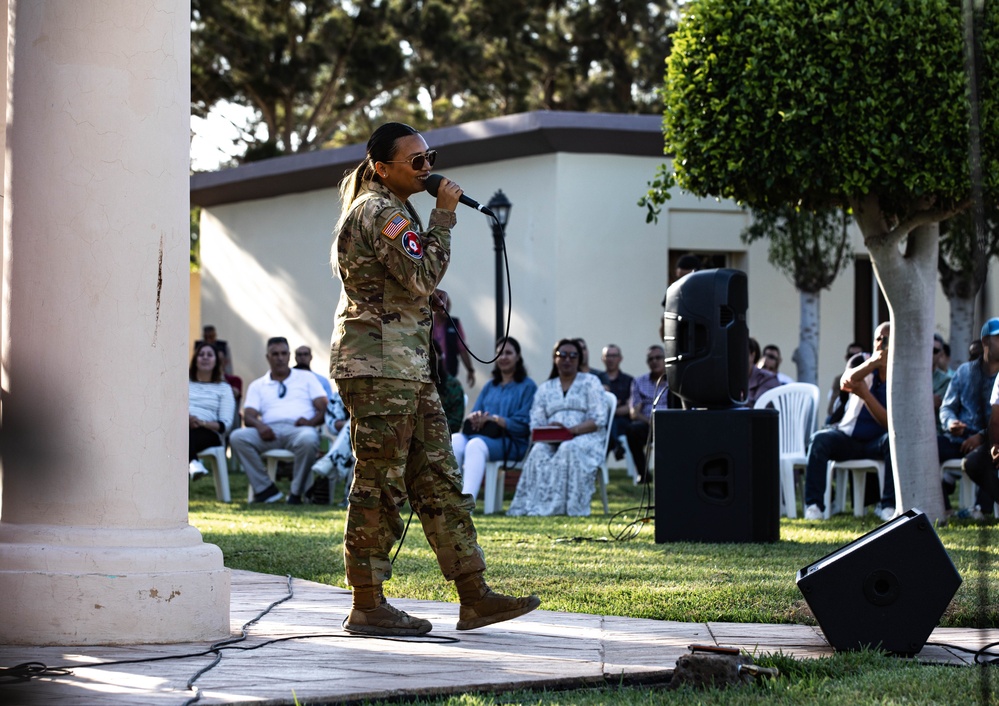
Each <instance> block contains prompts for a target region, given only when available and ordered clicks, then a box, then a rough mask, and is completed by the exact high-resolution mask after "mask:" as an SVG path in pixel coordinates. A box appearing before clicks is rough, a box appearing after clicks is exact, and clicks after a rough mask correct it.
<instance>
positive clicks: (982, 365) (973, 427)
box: [939, 318, 999, 511]
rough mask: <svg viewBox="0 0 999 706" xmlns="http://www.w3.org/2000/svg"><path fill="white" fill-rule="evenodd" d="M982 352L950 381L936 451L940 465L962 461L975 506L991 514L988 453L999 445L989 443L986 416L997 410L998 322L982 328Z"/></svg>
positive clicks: (997, 440)
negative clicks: (942, 432) (974, 493)
mask: <svg viewBox="0 0 999 706" xmlns="http://www.w3.org/2000/svg"><path fill="white" fill-rule="evenodd" d="M982 350H983V355H982V357H981V358H980V359H979V360H973V361H969V362H967V363H964V364H963V365H961V367H959V368H958V369H957V372H955V373H954V377H953V378H951V381H950V387H948V388H947V394H946V395H945V396H944V401H943V404H942V405H941V406H940V423H941V425H943V427H944V429H945V430H946V432H947V433H946V434H945V435H944V437H941V440H940V443H939V447H940V460H941V461H944V460H947V459H950V458H963V459H964V462H963V463H962V466H963V467H964V469H965V471H966V472H967V473H968V476H969V477H970V478H971V479H972V480H974V481H975V482H976V483H978V486H979V488H978V494H977V497H976V504H977V505H978V507H979V508H981V511H984V510H989V511H991V509H992V504H993V503H994V502H995V499H996V498H994V497H993V496H992V493H990V492H988V490H987V489H988V487H989V485H990V484H989V479H987V478H986V475H987V473H988V472H991V475H992V476H995V469H994V468H993V462H992V453H991V451H992V447H993V445H995V444H996V443H997V442H999V439H997V438H992V443H991V444H989V443H988V441H989V416H990V413H991V412H992V411H993V409H994V407H995V406H999V405H997V404H996V403H997V401H999V400H996V399H993V398H994V397H995V395H994V392H993V390H994V388H995V382H996V373H997V372H999V318H992V319H989V320H988V321H986V322H985V325H984V326H982ZM945 440H946V442H949V443H945ZM948 454H949V455H948ZM983 487H984V488H986V490H985V491H983ZM997 497H999V496H997ZM962 509H965V508H962Z"/></svg>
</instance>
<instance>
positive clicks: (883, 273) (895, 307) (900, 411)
mask: <svg viewBox="0 0 999 706" xmlns="http://www.w3.org/2000/svg"><path fill="white" fill-rule="evenodd" d="M869 203H870V202H869V201H868V202H867V203H865V204H864V206H868V205H869ZM861 208H863V207H861ZM855 213H858V215H857V221H858V223H859V224H860V228H861V232H862V233H863V234H864V241H865V243H866V244H867V248H868V250H869V252H870V254H871V260H872V263H873V265H874V272H875V274H876V275H877V278H878V282H880V284H881V289H882V291H883V292H884V295H885V299H887V301H888V309H889V312H890V314H891V340H890V341H889V358H888V431H889V438H890V440H891V454H892V460H893V464H892V465H893V467H894V471H895V473H894V479H895V502H896V510H897V511H898V512H902V511H904V510H909V509H912V508H919V509H920V510H922V511H924V512H925V513H926V514H927V516H928V517H929V518H930V520H931V521H936V520H938V519H942V518H943V516H944V506H943V492H942V490H941V487H940V464H939V463H938V461H937V445H936V429H935V426H934V423H933V402H932V400H933V389H932V366H933V363H932V357H933V353H932V351H933V346H932V344H933V327H934V321H933V300H934V296H935V294H936V264H937V251H938V247H939V241H940V232H939V227H938V224H937V223H929V224H923V225H918V226H916V227H915V228H913V229H911V230H909V231H907V232H906V231H903V230H900V229H899V228H896V229H894V230H891V231H887V230H886V229H884V228H880V227H877V223H876V222H881V218H880V217H878V216H876V215H874V214H872V213H870V212H869V211H868V213H866V214H865V213H863V212H862V211H861V212H857V211H855Z"/></svg>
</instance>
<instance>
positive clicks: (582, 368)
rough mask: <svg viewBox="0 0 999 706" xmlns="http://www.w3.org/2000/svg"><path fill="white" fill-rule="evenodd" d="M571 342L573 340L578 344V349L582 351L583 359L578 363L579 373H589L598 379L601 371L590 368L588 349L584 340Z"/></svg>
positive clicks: (576, 339)
mask: <svg viewBox="0 0 999 706" xmlns="http://www.w3.org/2000/svg"><path fill="white" fill-rule="evenodd" d="M572 340H574V341H575V342H576V343H577V344H579V349H580V350H581V351H583V357H582V359H581V360H580V362H579V372H581V373H589V374H590V375H596V376H597V377H600V373H602V372H603V370H599V369H597V368H591V367H590V349H589V348H587V347H586V339H585V338H574V339H572Z"/></svg>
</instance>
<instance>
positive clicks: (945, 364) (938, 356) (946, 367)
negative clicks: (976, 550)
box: [933, 333, 954, 499]
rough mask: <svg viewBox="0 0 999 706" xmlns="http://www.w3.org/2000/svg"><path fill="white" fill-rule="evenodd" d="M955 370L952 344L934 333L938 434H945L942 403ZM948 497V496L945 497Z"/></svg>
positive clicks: (934, 379) (935, 413) (935, 400)
mask: <svg viewBox="0 0 999 706" xmlns="http://www.w3.org/2000/svg"><path fill="white" fill-rule="evenodd" d="M953 376H954V372H953V371H952V370H951V369H950V346H948V345H947V343H946V342H945V341H944V340H943V336H941V335H940V334H939V333H934V334H933V412H934V416H935V417H936V421H937V434H943V433H944V431H945V429H944V427H943V425H942V424H941V423H940V405H941V404H943V398H944V395H946V394H947V387H948V386H950V379H951V378H952V377H953ZM945 499H946V498H945Z"/></svg>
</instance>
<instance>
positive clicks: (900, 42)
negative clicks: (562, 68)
mask: <svg viewBox="0 0 999 706" xmlns="http://www.w3.org/2000/svg"><path fill="white" fill-rule="evenodd" d="M997 19H999V5H997V4H996V3H989V4H987V5H986V7H985V10H984V16H982V17H979V18H978V22H979V24H978V27H977V29H978V30H980V35H979V36H980V38H981V43H980V45H979V48H980V51H981V59H982V60H981V62H979V63H978V64H977V66H980V67H981V71H980V72H979V75H978V82H979V84H978V86H979V89H980V93H979V95H980V100H981V103H980V105H979V106H978V107H979V108H980V113H979V115H980V122H979V123H978V125H980V133H979V136H980V146H981V151H980V154H981V155H982V164H981V170H980V171H981V174H982V181H981V188H982V193H983V194H984V196H985V198H986V199H987V200H988V201H992V202H994V201H995V199H996V196H997V194H999V161H997V156H999V150H997V147H999V144H997V143H999V114H997V111H996V100H997V97H999V90H997V89H999V85H997V83H999V81H997V74H996V71H995V63H996V61H997V60H999V31H997V30H999V27H997V25H996V21H997ZM673 47H674V49H673V52H672V54H671V55H670V57H669V59H668V62H667V75H666V81H665V88H664V97H665V106H666V110H665V121H664V135H665V138H666V149H667V153H668V154H672V155H674V162H673V164H674V166H675V170H676V171H675V179H676V181H677V183H678V184H679V185H680V186H681V187H682V188H684V189H686V190H688V191H691V192H693V193H695V194H699V195H711V196H716V197H722V198H731V199H734V200H736V201H738V202H740V203H744V204H746V205H748V206H750V207H751V208H754V209H772V208H778V207H782V206H796V207H801V208H806V209H807V208H817V207H829V206H836V205H838V206H844V207H849V208H850V209H851V210H852V212H853V214H854V217H855V219H856V221H857V224H858V225H859V227H860V230H861V233H862V234H863V237H864V243H865V245H866V246H867V249H868V251H869V252H870V254H871V259H872V262H873V264H874V269H875V273H876V274H877V277H878V280H879V282H880V284H881V287H882V290H883V291H884V293H885V297H886V299H887V300H888V306H889V309H890V312H891V319H892V321H893V326H892V331H891V345H890V354H889V374H888V385H889V397H888V400H889V405H888V418H889V431H890V438H891V447H892V455H893V459H894V467H895V470H896V473H895V484H896V496H897V501H898V504H899V505H900V506H901V507H904V508H911V507H920V508H921V509H923V510H925V511H926V512H927V513H928V515H929V516H930V517H932V518H934V519H936V518H939V517H941V516H942V515H943V498H942V494H941V491H940V480H939V470H938V466H937V464H936V448H935V443H934V438H935V433H934V424H933V415H932V407H931V406H930V405H928V404H927V403H926V401H927V400H929V399H931V389H930V365H931V363H930V350H931V348H930V342H931V337H932V334H933V320H932V317H933V306H932V303H933V296H934V293H935V284H936V283H935V273H936V266H937V252H938V244H939V230H938V226H937V224H938V222H939V221H941V220H944V219H945V218H948V217H950V216H953V215H954V214H956V213H958V212H960V211H962V210H964V209H966V208H967V207H968V205H969V204H970V203H971V184H972V180H971V179H970V177H969V173H970V170H969V123H970V120H969V113H970V111H969V101H968V100H967V95H968V93H967V91H968V81H967V80H966V76H967V74H966V71H965V58H964V57H965V53H964V52H965V42H964V23H963V16H962V11H961V6H960V5H959V4H958V3H956V2H954V1H952V0H857V1H856V2H849V3H844V2H841V0H745V1H744V2H741V3H739V4H737V5H734V4H733V3H731V2H729V1H728V0H697V1H696V2H692V3H690V5H688V6H687V12H686V14H685V16H684V17H683V19H682V20H681V22H680V25H679V27H678V29H677V32H676V33H675V34H674V36H673ZM972 65H975V64H972Z"/></svg>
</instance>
